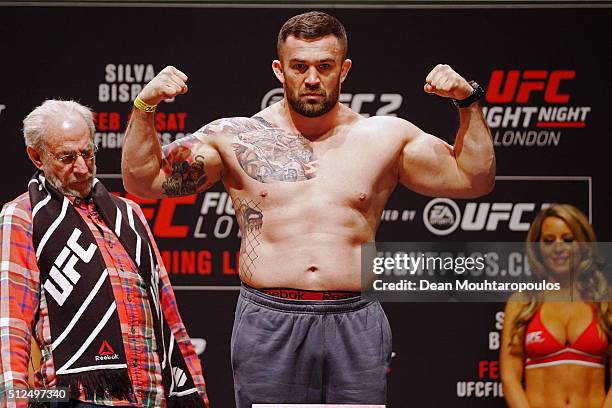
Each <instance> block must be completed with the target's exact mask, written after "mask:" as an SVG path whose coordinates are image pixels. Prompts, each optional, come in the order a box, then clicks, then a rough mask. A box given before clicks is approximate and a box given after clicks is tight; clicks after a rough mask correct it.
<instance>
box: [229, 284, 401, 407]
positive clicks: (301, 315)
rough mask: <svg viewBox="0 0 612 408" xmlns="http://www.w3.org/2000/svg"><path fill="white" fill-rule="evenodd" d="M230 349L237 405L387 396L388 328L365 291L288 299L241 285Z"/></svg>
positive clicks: (375, 400)
mask: <svg viewBox="0 0 612 408" xmlns="http://www.w3.org/2000/svg"><path fill="white" fill-rule="evenodd" d="M231 353H232V369H233V371H234V391H235V395H236V407H237V408H251V405H252V404H254V403H260V404H266V403H267V404H282V403H285V404H321V403H328V404H349V403H353V404H385V403H386V392H387V369H388V367H389V363H390V362H391V329H390V328H389V322H388V321H387V317H386V316H385V313H384V311H383V309H382V307H381V306H380V303H378V302H375V301H372V300H369V299H364V298H361V297H356V298H350V299H343V300H322V301H319V300H287V299H281V298H277V297H274V296H270V295H267V294H265V293H262V292H259V291H257V290H255V289H253V288H250V287H247V286H244V285H243V286H242V288H241V290H240V297H239V298H238V305H237V307H236V315H235V319H234V328H233V330H232V344H231Z"/></svg>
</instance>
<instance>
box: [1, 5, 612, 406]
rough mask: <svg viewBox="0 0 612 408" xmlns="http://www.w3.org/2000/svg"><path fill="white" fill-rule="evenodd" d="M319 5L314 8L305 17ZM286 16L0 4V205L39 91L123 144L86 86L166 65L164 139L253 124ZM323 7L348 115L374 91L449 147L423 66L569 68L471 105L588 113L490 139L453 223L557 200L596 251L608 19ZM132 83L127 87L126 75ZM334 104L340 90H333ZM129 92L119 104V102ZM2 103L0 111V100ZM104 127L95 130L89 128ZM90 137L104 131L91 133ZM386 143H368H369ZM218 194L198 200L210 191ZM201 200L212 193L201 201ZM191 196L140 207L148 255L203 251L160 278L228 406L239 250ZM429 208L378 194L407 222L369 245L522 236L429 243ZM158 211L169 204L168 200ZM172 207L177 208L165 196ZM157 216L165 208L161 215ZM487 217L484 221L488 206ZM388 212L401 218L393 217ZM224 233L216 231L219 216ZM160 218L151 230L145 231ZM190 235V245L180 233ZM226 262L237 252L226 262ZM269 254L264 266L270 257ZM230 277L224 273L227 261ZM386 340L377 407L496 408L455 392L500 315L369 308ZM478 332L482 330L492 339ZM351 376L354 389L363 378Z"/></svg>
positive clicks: (405, 196) (400, 306)
mask: <svg viewBox="0 0 612 408" xmlns="http://www.w3.org/2000/svg"><path fill="white" fill-rule="evenodd" d="M319 8H320V7H319ZM305 10H306V9H300V8H282V7H280V6H279V7H278V8H239V7H233V8H219V7H195V6H194V7H186V8H178V7H162V6H161V5H159V6H157V7H142V8H132V7H48V6H45V7H9V6H4V7H0V36H1V37H0V38H1V40H0V58H1V63H0V78H2V83H1V84H0V105H4V109H3V110H1V111H0V136H1V137H2V140H3V144H2V145H3V147H2V150H1V152H0V155H1V157H2V159H1V160H0V166H1V169H0V174H2V176H1V177H2V183H1V186H2V190H1V193H0V194H1V195H0V199H1V201H3V202H6V201H9V200H11V199H13V198H14V197H15V196H17V195H19V194H21V193H22V192H24V191H25V189H26V183H27V181H28V179H29V177H30V176H31V174H32V173H33V171H34V167H33V166H32V165H31V164H30V162H29V161H28V160H27V157H26V154H25V149H24V143H23V137H22V135H21V120H22V119H23V118H24V117H25V116H26V115H27V113H28V112H29V111H31V110H32V109H33V108H34V107H35V106H37V105H39V104H40V103H42V102H43V101H44V100H45V99H49V98H62V99H76V100H78V101H80V102H81V103H83V104H85V105H88V106H90V107H92V108H93V109H94V111H96V112H101V113H104V112H109V113H112V114H114V115H118V116H119V117H120V126H119V128H118V129H100V126H99V133H100V134H99V135H98V140H102V139H101V136H102V135H101V133H122V132H123V131H124V130H125V124H126V122H127V114H128V113H129V111H130V110H131V103H130V102H129V100H126V101H125V102H121V101H115V102H112V101H105V100H104V98H100V93H99V86H100V84H102V86H103V87H104V86H109V85H119V84H128V85H131V84H132V82H126V81H123V82H121V81H119V82H114V83H110V84H109V82H108V81H107V80H106V79H105V74H106V67H107V65H108V64H114V66H117V65H120V64H121V65H124V66H125V65H130V67H132V68H131V69H133V66H134V65H139V64H144V65H145V66H146V65H148V64H150V65H151V66H152V67H153V69H154V71H155V73H157V72H159V71H160V70H161V69H162V68H163V67H164V66H166V65H174V66H176V67H178V68H179V69H181V70H182V71H183V72H185V73H186V74H187V75H189V93H188V94H186V95H183V96H180V97H179V98H177V99H176V100H175V101H174V102H172V103H167V104H163V105H162V106H160V108H159V112H162V113H183V114H184V113H186V114H187V119H186V121H185V124H184V126H183V127H179V128H178V129H172V130H165V129H162V130H161V132H162V133H164V132H166V133H167V137H170V140H174V138H175V137H176V135H177V134H178V133H188V132H192V131H195V130H196V129H197V128H199V127H200V126H202V125H203V124H205V123H207V122H209V121H211V120H214V119H216V118H219V117H227V116H251V115H253V114H254V113H256V112H257V111H258V110H259V109H260V106H261V102H262V98H263V96H264V95H265V94H266V93H267V92H268V91H269V90H271V89H273V88H277V87H278V86H279V84H278V83H277V81H276V79H275V78H274V76H273V75H272V72H271V68H270V63H271V61H272V59H274V58H275V54H276V35H277V33H278V30H279V28H280V26H281V25H282V23H283V22H284V21H285V20H286V19H287V18H288V17H290V16H292V15H295V14H298V13H300V12H302V11H305ZM326 11H328V12H330V13H331V14H333V15H335V16H336V17H338V18H339V19H340V20H341V21H342V22H343V23H344V24H345V26H346V29H347V32H348V35H349V58H351V59H352V60H353V68H352V69H351V73H350V75H349V78H348V80H347V81H346V82H345V84H344V86H343V89H342V92H343V93H345V94H351V95H353V97H352V98H354V95H355V94H374V102H371V103H366V104H363V105H362V107H361V110H360V111H361V112H362V113H365V114H370V115H373V114H375V113H376V111H377V110H378V109H379V108H380V107H381V106H383V105H384V104H385V103H384V102H383V101H381V99H380V98H381V95H382V94H397V95H401V98H402V103H401V105H400V107H399V108H398V109H395V110H394V112H393V113H395V114H397V115H398V116H400V117H403V118H406V119H408V120H410V121H412V122H413V123H415V124H416V125H418V126H419V127H421V128H423V129H425V130H427V131H428V132H430V133H432V134H435V135H437V136H439V137H441V138H443V139H445V140H447V141H448V142H450V143H452V141H453V138H454V133H455V130H456V125H457V114H456V112H455V110H454V108H453V107H452V105H451V103H450V101H448V100H444V99H441V98H439V97H436V96H433V95H428V94H425V93H424V92H423V90H422V87H423V83H424V78H425V76H426V75H427V73H428V72H429V71H430V70H431V69H432V68H433V67H434V66H435V65H436V64H437V63H446V64H449V65H451V66H452V67H453V68H454V69H455V70H457V71H458V72H459V73H461V74H462V75H464V76H465V77H466V78H470V79H475V80H477V81H478V82H479V83H480V84H482V85H483V86H485V87H486V86H487V85H488V82H489V79H490V77H491V74H492V72H493V71H495V70H502V71H505V72H507V71H510V70H519V71H521V72H522V71H525V70H544V71H546V72H548V73H549V74H550V73H551V72H553V71H555V70H573V71H575V78H574V79H571V80H566V81H562V82H561V86H560V88H559V91H560V92H561V93H564V94H568V95H570V99H569V101H568V102H567V103H566V104H560V105H559V104H551V103H548V102H546V101H545V100H544V98H543V92H534V93H533V94H532V96H531V98H530V100H529V102H528V103H527V104H518V103H515V102H510V103H508V104H502V105H499V104H497V105H496V104H494V103H490V102H489V101H488V99H486V100H485V101H483V105H484V106H485V107H488V108H491V107H494V106H502V107H504V108H506V107H510V108H515V107H520V106H523V105H524V106H534V107H538V108H547V107H554V106H563V105H567V106H582V107H590V108H591V111H590V112H589V113H588V115H587V116H586V118H585V120H584V122H585V126H584V127H583V128H557V129H548V130H547V131H553V132H559V133H560V141H559V143H558V144H557V145H554V144H553V145H548V146H520V145H517V146H503V145H501V144H500V143H497V145H496V155H497V174H498V176H499V177H498V182H497V185H496V188H495V190H494V192H493V193H491V194H490V195H489V196H487V197H482V198H480V199H477V200H454V202H455V203H456V204H457V206H458V208H459V209H460V214H455V217H456V219H459V218H461V217H462V215H461V214H463V215H465V212H466V208H467V207H468V204H469V203H476V204H477V205H482V204H483V203H511V205H512V208H515V207H516V204H517V203H531V204H533V208H534V210H533V211H526V212H524V213H523V215H522V218H521V219H522V221H524V222H529V220H530V219H531V218H532V217H533V216H534V215H535V213H536V211H537V209H539V208H540V206H541V205H542V204H543V203H551V202H570V203H573V204H575V205H577V206H579V207H580V208H581V209H583V211H585V212H586V213H587V214H588V215H589V217H591V220H592V222H593V224H594V226H595V229H596V231H597V233H598V236H599V239H600V240H601V241H610V240H612V233H611V231H612V229H611V228H610V227H612V216H611V213H610V211H609V208H610V204H611V200H610V192H611V191H612V187H611V185H610V182H609V177H610V167H609V166H610V163H609V162H610V160H609V157H610V153H609V152H610V149H611V148H612V142H611V141H610V136H611V135H610V131H609V123H608V121H609V116H610V112H611V109H610V108H611V104H610V99H609V90H610V75H609V72H611V71H612V62H611V61H610V55H611V53H610V51H611V49H610V48H611V47H610V38H611V36H610V26H611V25H610V23H611V18H610V17H611V16H612V12H611V9H610V8H607V7H599V8H588V7H586V6H585V7H584V8H580V7H579V8H576V7H561V8H552V7H533V8H529V7H522V8H512V7H484V8H475V7H470V8H460V7H457V8H453V6H452V5H448V6H446V7H440V8H382V6H381V8H373V9H365V8H358V7H354V8H350V7H344V8H336V9H327V10H326ZM134 83H137V84H142V81H140V82H139V81H137V80H136V81H135V82H134ZM348 98H350V96H349V97H348ZM130 99H131V98H130ZM0 107H1V106H0ZM104 126H108V125H107V124H104ZM104 126H103V127H104ZM542 130H543V129H538V128H537V127H536V125H535V121H532V122H531V123H530V124H528V125H527V126H522V125H521V126H517V127H516V128H511V127H506V128H501V127H499V128H492V131H493V134H494V135H495V134H496V132H499V135H498V137H499V138H501V135H502V134H503V133H504V132H528V131H537V132H540V131H542ZM380 138H381V142H384V135H380ZM99 145H100V148H101V150H100V153H99V156H98V160H97V163H98V173H100V178H101V179H102V181H103V182H104V183H105V184H106V185H107V187H109V189H110V190H112V191H116V192H121V193H123V189H122V185H121V181H120V179H118V178H117V175H118V174H119V173H120V160H119V158H120V152H121V151H120V147H117V148H112V147H109V146H106V147H105V146H104V145H103V144H102V143H99ZM221 191H223V190H222V187H221V186H217V187H216V188H214V189H213V192H221ZM207 194H210V193H207ZM203 200H204V195H202V196H199V197H197V198H193V199H187V202H186V201H181V203H182V204H180V205H178V206H176V207H174V208H175V210H176V211H174V212H171V211H170V212H168V211H167V210H165V209H162V208H161V207H162V206H163V205H167V204H160V202H151V203H143V208H146V209H148V211H149V215H150V223H151V225H152V226H155V225H158V227H157V228H155V227H154V231H155V232H156V235H157V242H158V245H159V246H160V248H161V249H162V250H163V251H173V250H174V251H194V252H197V251H201V250H206V251H210V252H211V253H212V264H211V271H210V273H207V274H198V273H197V271H196V272H195V273H190V272H189V271H190V268H189V266H186V265H180V264H179V265H177V266H176V267H170V266H169V267H168V269H170V273H171V280H172V282H173V284H174V285H175V287H176V289H175V290H176V294H177V298H178V301H179V304H180V308H181V313H182V316H183V319H184V321H185V324H186V326H187V328H188V330H189V333H190V335H191V336H192V337H194V338H203V339H205V340H206V349H205V351H204V352H203V354H201V358H202V361H203V363H204V368H205V373H206V381H207V385H208V389H209V395H210V399H211V401H213V403H214V405H215V406H216V407H230V406H232V405H233V389H232V378H231V368H230V361H229V336H230V333H231V325H232V320H233V310H234V306H235V301H236V296H237V293H238V292H237V291H236V287H237V285H238V284H239V280H238V277H237V275H236V274H235V273H227V272H231V271H230V270H227V269H224V267H223V260H222V254H223V251H227V254H228V256H230V258H231V257H232V256H234V255H233V254H234V253H235V252H236V251H237V250H238V248H239V241H238V238H237V237H236V233H237V225H236V224H235V223H233V224H231V225H230V224H225V225H226V226H228V225H229V227H230V229H231V233H230V234H229V236H228V237H226V238H215V237H214V232H213V231H214V228H215V225H216V223H217V222H218V220H219V218H220V217H223V216H225V215H226V214H224V213H220V214H216V213H214V209H212V210H211V213H208V214H205V215H204V221H203V224H202V226H201V227H200V228H199V229H198V227H197V220H198V218H199V217H200V215H202V212H201V206H202V202H203ZM430 200H431V199H430V198H427V197H423V196H420V195H417V194H414V193H411V192H409V191H408V190H406V189H405V188H403V187H400V188H398V190H397V191H396V192H395V193H394V195H393V196H392V198H391V200H390V201H389V204H388V206H387V209H389V210H398V211H399V213H400V214H401V212H402V211H404V210H408V211H412V212H413V213H412V214H413V215H412V218H411V219H408V220H401V219H399V220H383V221H382V222H381V226H380V229H379V234H378V236H377V240H378V241H431V240H442V239H444V240H453V241H461V240H469V241H479V240H480V241H521V240H523V239H524V237H525V233H526V231H525V229H524V228H518V229H516V228H513V227H512V226H511V225H510V224H509V223H508V221H501V222H500V223H499V224H498V225H496V226H495V228H492V229H490V230H478V231H466V230H464V229H463V228H462V227H461V226H459V227H458V228H457V230H455V231H454V232H453V233H451V234H448V235H444V236H441V235H436V234H434V233H432V232H431V231H430V230H429V229H428V228H427V226H426V222H427V221H426V220H424V218H425V219H428V220H430V214H425V215H424V214H423V211H424V208H425V206H426V205H427V204H428V203H429V202H430ZM168 202H170V201H169V200H168ZM174 203H176V201H175V202H174ZM170 207H172V205H170ZM490 212H491V211H490V210H489V213H490ZM163 214H166V215H168V214H170V217H171V219H170V221H171V222H172V224H173V225H182V226H184V227H185V231H186V232H185V234H183V235H180V234H178V235H175V236H169V235H172V232H171V230H170V229H169V228H168V226H167V225H166V226H164V225H163V223H162V222H161V221H160V219H161V218H163V217H162V215H163ZM400 218H401V217H400ZM223 222H224V223H229V221H223ZM156 223H158V224H156ZM197 230H199V231H200V232H202V231H203V232H205V233H206V234H207V235H208V237H207V238H198V237H197V236H196V234H195V232H196V231H197ZM234 259H235V258H234ZM279 259H280V258H279ZM230 269H231V268H230ZM383 306H384V308H385V310H386V312H387V314H388V317H389V320H390V322H391V327H392V329H393V350H394V352H395V357H394V359H393V363H392V370H391V373H390V377H389V379H390V382H389V406H391V407H398V408H399V407H408V406H416V407H441V406H444V407H489V406H492V407H497V406H504V403H503V398H502V397H500V396H499V395H496V394H494V393H490V394H489V395H480V396H477V395H475V394H474V393H472V394H471V396H462V393H461V392H459V391H458V390H459V389H461V387H462V386H463V384H464V382H472V383H474V385H476V386H482V385H477V384H478V383H487V382H492V383H495V384H498V383H499V382H500V381H499V378H498V376H497V374H498V373H495V372H490V371H489V372H486V373H484V374H481V373H479V363H480V362H481V361H493V362H494V363H492V364H493V365H494V364H495V362H496V361H497V358H498V350H497V347H496V345H495V341H493V342H492V343H491V344H490V343H489V338H490V336H491V338H492V339H493V340H494V339H495V336H497V335H498V333H499V330H500V329H501V326H500V325H499V324H498V325H497V326H496V322H497V320H501V316H499V315H498V313H499V312H500V311H502V310H503V305H502V304H494V303H476V304H447V303H387V304H384V305H383ZM491 333H492V334H491ZM364 381H367V379H365V378H364Z"/></svg>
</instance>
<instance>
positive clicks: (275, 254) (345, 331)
mask: <svg viewBox="0 0 612 408" xmlns="http://www.w3.org/2000/svg"><path fill="white" fill-rule="evenodd" d="M277 47H278V57H279V59H278V60H275V61H273V63H272V69H273V71H274V74H275V75H276V77H277V78H278V80H279V81H280V82H281V83H282V84H283V88H284V99H283V100H281V101H280V102H278V103H275V104H274V105H272V106H270V107H268V108H266V109H264V110H263V111H261V112H259V113H257V114H256V115H255V116H253V117H251V118H227V119H220V120H216V121H214V122H212V123H210V124H208V125H206V126H204V127H203V128H201V129H200V130H198V131H197V132H196V133H194V134H193V135H191V136H189V137H186V138H183V139H180V140H177V141H176V142H174V143H172V144H170V145H167V146H164V147H163V148H161V147H160V144H159V141H158V138H157V137H156V131H155V127H154V122H153V113H151V112H146V111H153V110H154V109H155V106H156V105H157V104H159V103H160V102H161V101H162V100H164V99H166V98H172V97H175V96H177V95H179V94H182V93H185V92H187V85H186V81H187V76H186V75H185V74H184V73H182V72H181V71H179V70H178V69H176V68H174V67H166V68H165V69H163V70H162V71H161V72H160V73H159V74H158V75H157V76H156V77H155V78H154V79H153V80H152V81H151V82H150V83H149V84H148V85H146V86H145V87H144V89H143V90H142V92H141V93H140V95H139V97H138V98H137V100H136V102H135V105H136V107H137V109H134V112H133V115H132V117H131V120H130V123H129V125H128V129H127V131H126V139H125V145H124V147H123V157H122V172H123V181H124V185H125V188H126V190H128V191H130V192H131V193H133V194H136V195H138V196H142V197H169V196H176V195H184V194H193V193H199V192H202V191H204V190H206V189H207V188H209V187H211V186H212V185H213V184H214V183H216V182H217V181H219V180H221V181H222V182H223V184H224V186H225V188H226V190H227V191H228V192H229V194H230V195H231V197H232V200H233V205H234V208H235V209H236V217H237V219H238V223H239V225H240V227H241V232H242V244H241V256H240V278H241V280H242V282H243V285H242V289H241V294H240V297H239V300H238V306H237V310H236V316H235V322H234V329H233V333H232V367H233V370H234V382H235V384H234V385H235V394H236V404H237V406H238V407H239V408H243V407H250V406H251V404H252V403H294V404H295V403H345V404H346V403H362V404H384V403H385V399H386V369H387V366H388V363H389V360H390V353H391V338H390V335H391V333H390V330H389V326H388V322H387V319H386V317H385V315H384V312H383V311H382V308H381V307H380V305H379V304H378V303H377V302H373V301H371V300H367V299H364V298H362V297H360V296H358V295H359V293H355V292H359V291H360V283H361V278H360V271H361V266H360V247H361V244H363V243H366V242H373V241H374V239H375V234H376V229H377V227H378V224H379V220H380V216H381V212H382V210H383V208H384V206H385V203H386V201H387V199H388V197H389V195H390V194H391V192H392V191H393V189H394V188H395V187H396V185H397V183H398V182H400V183H402V184H403V185H405V186H407V187H408V188H410V189H412V190H413V191H416V192H418V193H421V194H426V195H431V196H444V197H458V198H468V197H476V196H480V195H483V194H487V193H488V192H490V191H491V189H492V188H493V184H494V177H495V156H494V152H493V145H492V142H491V135H490V131H489V129H488V127H487V125H486V123H485V120H484V118H483V115H482V113H481V109H480V106H479V105H478V104H477V103H470V101H472V100H474V99H476V98H474V97H472V94H473V93H474V88H473V87H472V85H470V83H468V81H466V80H465V79H464V78H463V77H461V76H460V75H459V74H457V73H456V72H455V71H453V70H452V69H451V68H450V67H449V66H447V65H438V66H436V67H435V68H434V69H433V70H432V71H431V72H430V73H429V75H428V76H427V78H426V80H425V82H426V83H425V85H424V90H425V92H428V93H435V94H437V95H439V96H442V97H444V98H453V99H455V100H458V101H460V102H459V103H460V105H461V102H463V105H467V106H466V107H465V108H459V118H460V126H459V130H458V132H457V135H456V139H455V144H454V145H453V146H451V145H449V144H447V143H445V142H444V141H442V140H440V139H438V138H436V137H435V136H432V135H430V134H427V133H425V132H423V131H422V130H421V129H419V128H418V127H416V126H415V125H413V124H411V123H410V122H407V121H405V120H403V119H399V118H395V117H371V118H368V119H365V118H363V117H362V116H360V115H359V114H357V113H356V112H354V111H352V110H351V109H349V108H348V107H346V106H344V105H341V104H340V103H339V102H338V97H339V94H340V85H341V83H342V82H343V81H344V80H345V79H346V76H347V74H348V72H349V69H350V67H351V60H349V59H346V51H347V40H346V33H345V31H344V27H342V25H341V23H340V22H338V21H337V20H336V19H335V18H334V17H331V16H329V15H327V14H324V13H320V12H310V13H305V14H302V15H299V16H295V17H293V18H291V19H290V20H288V21H287V22H286V23H285V24H284V25H283V27H282V29H281V31H280V33H279V37H278V44H277ZM468 98H469V99H468ZM462 100H463V101H462ZM330 298H331V299H335V300H325V299H330Z"/></svg>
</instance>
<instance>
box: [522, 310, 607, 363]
mask: <svg viewBox="0 0 612 408" xmlns="http://www.w3.org/2000/svg"><path fill="white" fill-rule="evenodd" d="M591 306H592V308H591V309H592V311H593V319H592V320H591V323H590V324H589V325H588V326H587V328H586V329H584V331H583V332H582V333H581V334H580V336H578V338H577V339H576V340H575V341H574V342H573V343H571V344H561V343H560V342H559V340H557V339H556V338H555V337H554V336H553V335H552V334H551V333H550V332H549V331H548V329H547V328H546V326H544V324H543V323H542V318H541V316H540V311H541V310H542V308H541V307H540V308H539V309H538V311H537V312H536V313H535V316H534V317H533V319H531V321H530V322H529V324H528V325H527V331H526V333H525V355H526V356H527V358H526V360H525V368H526V369H529V368H538V367H549V366H554V365H559V364H576V365H583V366H589V367H605V356H606V353H607V351H608V337H607V336H606V335H605V333H603V332H602V331H601V329H600V328H599V325H598V324H597V315H596V312H595V306H594V305H591Z"/></svg>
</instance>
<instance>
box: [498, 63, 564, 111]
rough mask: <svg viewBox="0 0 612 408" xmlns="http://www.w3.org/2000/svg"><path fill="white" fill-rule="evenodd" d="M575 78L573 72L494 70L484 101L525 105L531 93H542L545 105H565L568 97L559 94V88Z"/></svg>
mask: <svg viewBox="0 0 612 408" xmlns="http://www.w3.org/2000/svg"><path fill="white" fill-rule="evenodd" d="M575 76H576V71H575V70H556V71H546V70H524V71H522V73H521V71H519V70H511V71H507V72H506V71H502V70H496V71H493V72H492V73H491V79H490V80H489V86H488V89H487V96H486V101H487V102H490V103H510V102H516V103H527V102H529V99H530V98H531V96H532V94H533V93H536V92H543V93H544V101H546V102H547V103H567V102H569V99H570V95H569V94H564V93H560V91H559V87H560V85H561V82H562V81H567V80H570V79H574V77H575Z"/></svg>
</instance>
